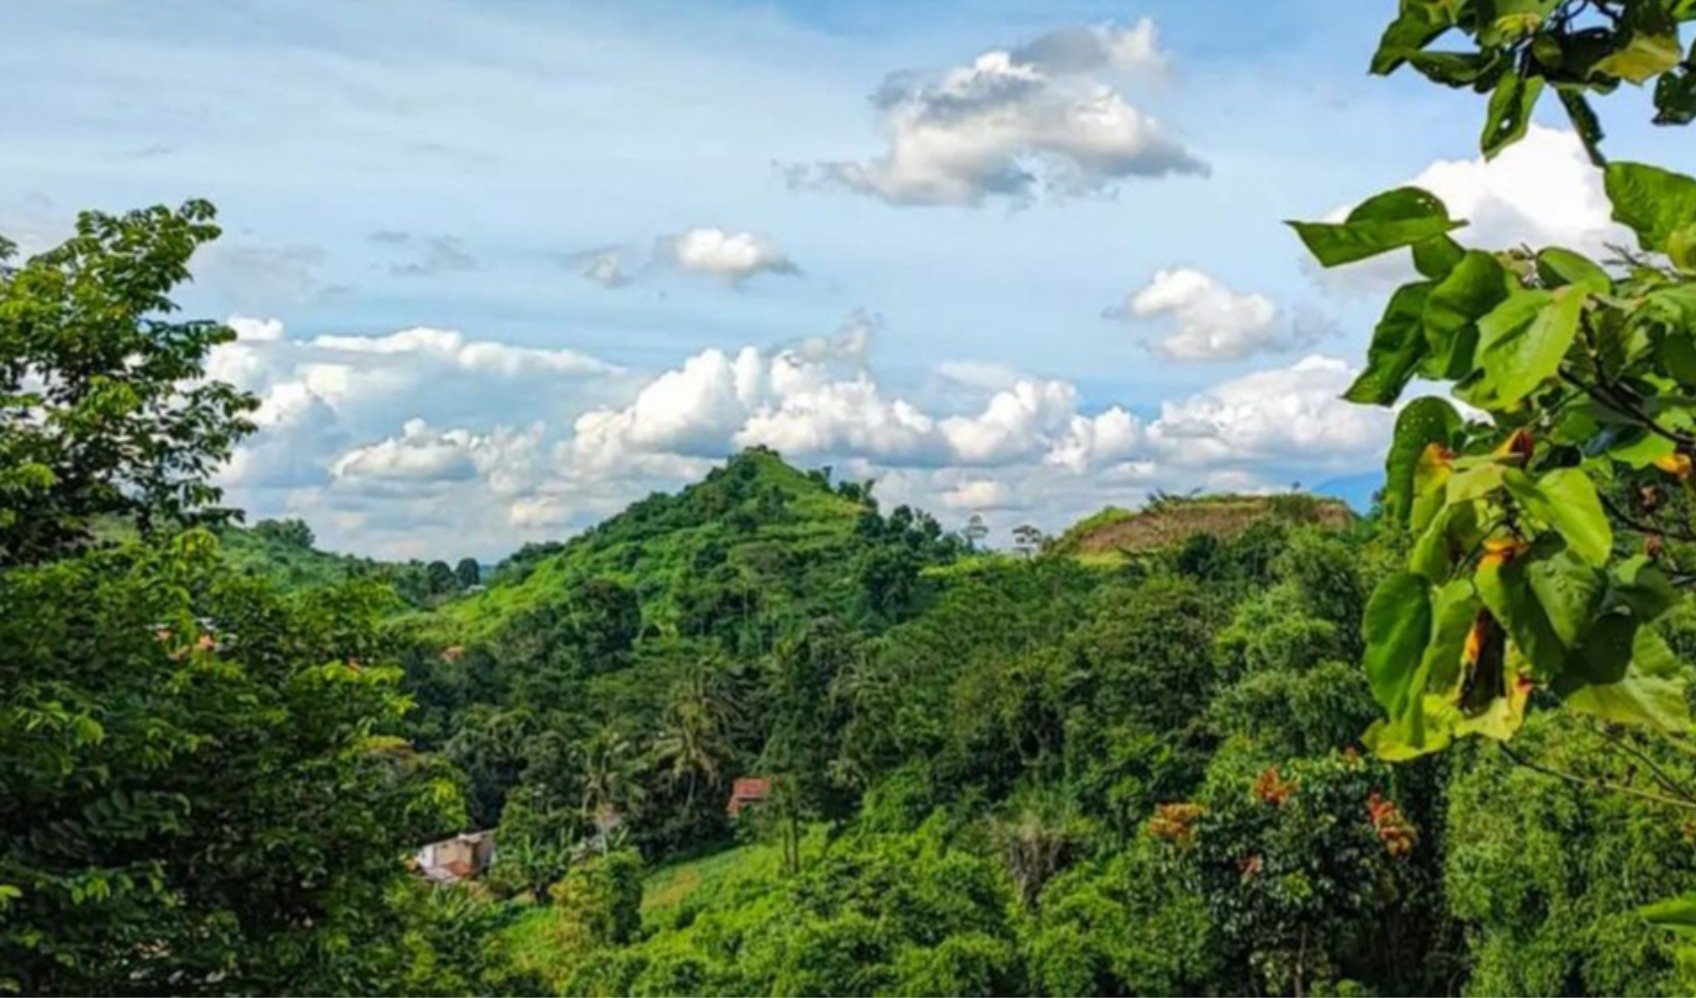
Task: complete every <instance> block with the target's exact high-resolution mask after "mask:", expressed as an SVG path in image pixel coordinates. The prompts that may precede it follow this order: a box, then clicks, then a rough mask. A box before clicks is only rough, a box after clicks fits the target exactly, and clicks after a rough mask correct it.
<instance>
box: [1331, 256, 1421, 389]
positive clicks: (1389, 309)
mask: <svg viewBox="0 0 1696 998" xmlns="http://www.w3.org/2000/svg"><path fill="white" fill-rule="evenodd" d="M1430 291H1431V285H1430V284H1429V283H1427V282H1421V283H1417V284H1404V285H1402V286H1401V287H1400V288H1397V289H1396V293H1395V294H1394V295H1392V296H1390V304H1389V305H1388V306H1386V307H1385V309H1384V317H1383V318H1382V319H1380V320H1378V325H1377V327H1375V328H1374V329H1373V330H1372V343H1371V344H1370V345H1369V346H1368V347H1367V348H1366V370H1364V371H1362V372H1361V373H1360V377H1358V378H1356V379H1355V382H1354V384H1352V385H1350V386H1349V390H1348V391H1346V392H1344V393H1343V398H1346V399H1348V400H1349V401H1350V402H1360V403H1362V404H1366V405H1389V404H1391V403H1392V402H1394V401H1395V400H1396V399H1397V398H1399V397H1400V396H1401V393H1402V389H1403V388H1405V387H1407V383H1408V381H1409V379H1411V378H1412V377H1413V374H1414V371H1415V370H1416V369H1417V368H1418V367H1419V362H1420V361H1421V360H1423V359H1424V357H1425V351H1426V343H1425V334H1424V329H1423V323H1422V322H1421V316H1422V315H1423V313H1424V310H1425V299H1426V296H1427V295H1428V294H1429V293H1430Z"/></svg>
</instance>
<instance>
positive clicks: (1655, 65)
mask: <svg viewBox="0 0 1696 998" xmlns="http://www.w3.org/2000/svg"><path fill="white" fill-rule="evenodd" d="M1638 6H1639V7H1648V6H1649V5H1648V4H1638ZM1681 55H1683V53H1682V52H1680V51H1679V47H1678V31H1677V29H1676V28H1671V25H1670V24H1669V25H1668V26H1667V28H1665V29H1662V30H1659V31H1633V32H1631V33H1630V34H1629V35H1628V36H1627V38H1626V41H1625V44H1624V46H1622V47H1621V48H1620V49H1619V50H1618V51H1616V52H1614V54H1613V55H1610V56H1608V57H1607V58H1606V59H1603V60H1602V61H1600V62H1598V63H1596V69H1597V70H1599V71H1600V72H1603V73H1607V74H1608V75H1609V76H1617V77H1619V78H1620V79H1622V80H1629V81H1630V82H1632V83H1645V82H1647V81H1648V80H1649V79H1651V78H1652V77H1655V76H1658V75H1660V74H1661V73H1664V72H1666V71H1667V70H1669V69H1671V68H1673V67H1674V66H1676V65H1678V60H1679V58H1680V56H1681Z"/></svg>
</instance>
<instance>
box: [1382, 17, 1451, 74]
mask: <svg viewBox="0 0 1696 998" xmlns="http://www.w3.org/2000/svg"><path fill="white" fill-rule="evenodd" d="M1453 24H1454V14H1453V11H1452V5H1450V4H1448V3H1443V2H1433V0H1402V3H1401V11H1400V13H1398V14H1397V15H1396V19H1395V20H1394V21H1391V22H1390V26H1389V27H1387V28H1385V29H1384V35H1383V37H1381V38H1380V39H1379V40H1378V51H1376V52H1374V53H1373V54H1372V72H1373V73H1375V74H1377V75H1379V76H1383V75H1384V74H1386V73H1391V72H1394V71H1395V70H1396V69H1397V67H1399V66H1401V64H1402V63H1404V62H1406V61H1407V57H1408V55H1409V54H1410V53H1413V52H1417V51H1419V50H1420V49H1422V48H1424V47H1425V46H1427V45H1429V44H1431V42H1432V41H1433V40H1434V39H1436V37H1437V36H1438V35H1440V34H1442V33H1443V32H1444V31H1446V30H1448V28H1449V27H1450V26H1451V25H1453Z"/></svg>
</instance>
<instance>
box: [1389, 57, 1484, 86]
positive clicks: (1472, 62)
mask: <svg viewBox="0 0 1696 998" xmlns="http://www.w3.org/2000/svg"><path fill="white" fill-rule="evenodd" d="M1404 58H1406V59H1407V63H1408V65H1410V66H1412V67H1413V68H1414V69H1415V70H1417V71H1418V72H1419V74H1420V75H1421V76H1423V77H1425V78H1426V79H1427V80H1430V81H1431V82H1432V83H1439V84H1442V85H1443V86H1445V87H1479V88H1480V89H1482V88H1483V87H1488V86H1489V85H1490V81H1492V80H1494V79H1496V78H1497V77H1498V76H1499V75H1500V74H1501V72H1502V70H1503V69H1505V68H1506V67H1507V65H1508V63H1507V61H1506V60H1504V59H1503V58H1502V56H1501V55H1500V53H1495V52H1407V53H1404Z"/></svg>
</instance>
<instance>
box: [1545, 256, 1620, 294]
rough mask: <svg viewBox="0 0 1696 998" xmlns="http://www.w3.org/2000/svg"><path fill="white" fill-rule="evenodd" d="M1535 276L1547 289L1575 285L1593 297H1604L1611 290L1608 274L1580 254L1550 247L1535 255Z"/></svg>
mask: <svg viewBox="0 0 1696 998" xmlns="http://www.w3.org/2000/svg"><path fill="white" fill-rule="evenodd" d="M1537 276H1538V277H1540V278H1542V280H1543V286H1544V287H1549V288H1558V287H1564V286H1566V285H1568V284H1575V285H1577V286H1578V287H1580V288H1583V289H1584V290H1585V291H1588V292H1590V293H1591V294H1593V295H1605V294H1607V293H1608V291H1609V290H1611V289H1612V288H1613V283H1614V282H1613V279H1612V278H1610V277H1609V276H1608V272H1607V271H1605V270H1603V269H1602V266H1601V264H1598V263H1596V262H1595V261H1594V260H1591V259H1590V258H1589V257H1587V256H1585V255H1583V254H1582V253H1574V252H1573V251H1572V250H1568V249H1561V248H1560V247H1558V246H1551V247H1549V248H1548V249H1546V250H1544V251H1542V252H1541V253H1538V254H1537Z"/></svg>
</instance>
